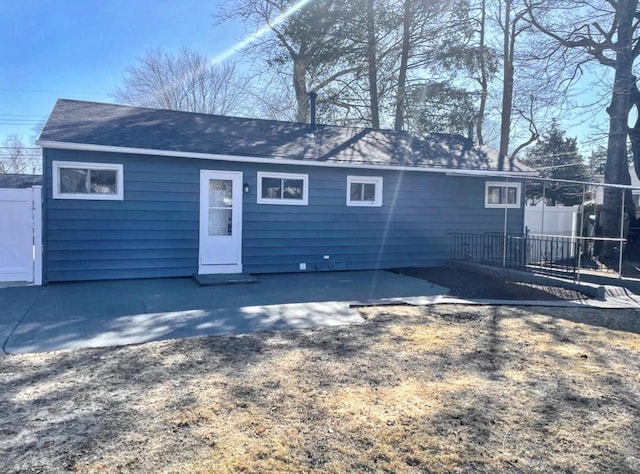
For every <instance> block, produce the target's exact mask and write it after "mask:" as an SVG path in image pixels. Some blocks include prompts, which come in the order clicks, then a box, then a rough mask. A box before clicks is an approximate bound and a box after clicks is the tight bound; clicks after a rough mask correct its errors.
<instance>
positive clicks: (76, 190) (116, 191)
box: [52, 161, 124, 201]
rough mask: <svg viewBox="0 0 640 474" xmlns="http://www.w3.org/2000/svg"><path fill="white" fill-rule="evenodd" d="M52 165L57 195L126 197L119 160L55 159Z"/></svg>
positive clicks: (54, 193)
mask: <svg viewBox="0 0 640 474" xmlns="http://www.w3.org/2000/svg"><path fill="white" fill-rule="evenodd" d="M52 166H53V169H52V171H53V173H52V175H53V176H52V177H53V198H54V199H93V200H112V201H122V200H123V199H124V186H123V183H124V176H123V166H122V165H120V164H112V163H83V162H76V161H54V162H53V163H52Z"/></svg>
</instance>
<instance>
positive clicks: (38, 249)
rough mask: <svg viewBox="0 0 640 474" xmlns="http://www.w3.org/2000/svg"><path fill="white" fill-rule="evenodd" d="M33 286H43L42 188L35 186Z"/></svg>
mask: <svg viewBox="0 0 640 474" xmlns="http://www.w3.org/2000/svg"><path fill="white" fill-rule="evenodd" d="M31 190H32V202H33V284H34V285H42V186H33V187H32V188H31Z"/></svg>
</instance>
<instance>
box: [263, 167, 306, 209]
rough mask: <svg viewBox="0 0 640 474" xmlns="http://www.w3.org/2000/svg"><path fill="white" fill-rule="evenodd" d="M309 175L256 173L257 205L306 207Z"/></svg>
mask: <svg viewBox="0 0 640 474" xmlns="http://www.w3.org/2000/svg"><path fill="white" fill-rule="evenodd" d="M308 203H309V175H308V174H293V173H271V172H264V171H258V204H284V205H293V206H306V205H307V204H308Z"/></svg>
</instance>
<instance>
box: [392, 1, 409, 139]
mask: <svg viewBox="0 0 640 474" xmlns="http://www.w3.org/2000/svg"><path fill="white" fill-rule="evenodd" d="M410 34H411V0H404V15H403V19H402V51H401V52H400V71H399V72H398V93H397V98H396V118H395V124H394V127H393V128H394V129H395V130H402V129H403V128H404V113H405V103H406V100H407V68H408V65H409V46H410V39H411V38H410V37H409V36H410Z"/></svg>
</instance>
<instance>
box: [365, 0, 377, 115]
mask: <svg viewBox="0 0 640 474" xmlns="http://www.w3.org/2000/svg"><path fill="white" fill-rule="evenodd" d="M373 2H374V0H367V63H368V67H369V102H370V106H371V126H372V127H373V128H380V110H379V106H378V63H377V57H376V56H377V55H376V31H375V15H374V14H375V12H374V8H373V7H374V6H373Z"/></svg>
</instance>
